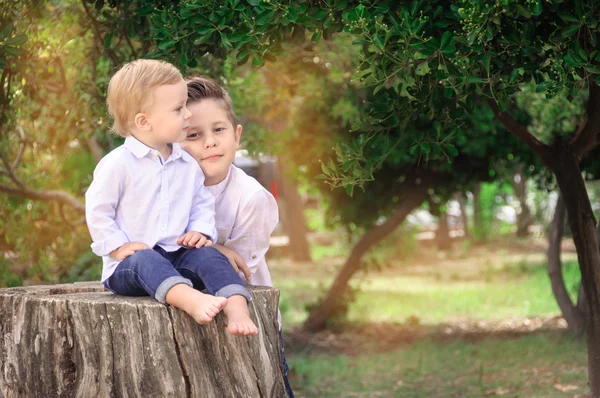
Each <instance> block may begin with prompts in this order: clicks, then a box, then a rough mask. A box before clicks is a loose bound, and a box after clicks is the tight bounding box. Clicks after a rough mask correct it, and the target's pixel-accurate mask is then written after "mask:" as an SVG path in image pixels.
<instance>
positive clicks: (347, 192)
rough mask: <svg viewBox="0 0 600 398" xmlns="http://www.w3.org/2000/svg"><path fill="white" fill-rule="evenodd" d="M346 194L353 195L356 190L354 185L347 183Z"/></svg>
mask: <svg viewBox="0 0 600 398" xmlns="http://www.w3.org/2000/svg"><path fill="white" fill-rule="evenodd" d="M345 190H346V194H348V195H349V196H352V193H353V192H354V185H346V188H345Z"/></svg>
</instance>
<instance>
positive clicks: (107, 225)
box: [85, 158, 129, 256]
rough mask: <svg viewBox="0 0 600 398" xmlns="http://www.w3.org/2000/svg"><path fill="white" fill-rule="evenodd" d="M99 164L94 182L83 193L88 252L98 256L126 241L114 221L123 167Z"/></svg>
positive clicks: (123, 179)
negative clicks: (90, 239)
mask: <svg viewBox="0 0 600 398" xmlns="http://www.w3.org/2000/svg"><path fill="white" fill-rule="evenodd" d="M111 160H112V159H106V158H105V159H103V160H102V161H100V163H99V164H98V166H97V167H96V170H94V179H93V181H92V184H91V185H90V187H89V188H88V190H87V192H86V193H85V218H86V222H87V225H88V229H89V231H90V235H91V236H92V241H93V242H92V245H91V247H92V251H93V252H94V253H95V254H96V255H98V256H108V255H109V254H110V253H111V252H112V251H113V250H115V249H118V248H119V247H121V246H122V245H124V244H125V243H127V242H129V239H128V238H127V236H126V235H125V233H124V232H123V231H121V230H120V229H119V226H118V225H117V223H116V222H115V216H116V210H117V206H118V204H119V199H120V197H121V193H122V192H123V187H124V182H125V173H126V171H125V167H124V166H123V165H119V164H116V163H115V162H111Z"/></svg>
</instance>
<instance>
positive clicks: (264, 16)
mask: <svg viewBox="0 0 600 398" xmlns="http://www.w3.org/2000/svg"><path fill="white" fill-rule="evenodd" d="M273 15H274V12H273V11H272V10H266V11H263V12H262V13H260V14H259V15H258V16H257V17H256V20H255V22H256V24H257V25H258V26H263V25H266V24H267V22H269V21H270V20H271V18H273Z"/></svg>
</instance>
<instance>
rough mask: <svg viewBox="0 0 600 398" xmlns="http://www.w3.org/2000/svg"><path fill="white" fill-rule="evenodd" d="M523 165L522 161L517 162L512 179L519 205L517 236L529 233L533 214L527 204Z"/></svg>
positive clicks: (524, 235)
mask: <svg viewBox="0 0 600 398" xmlns="http://www.w3.org/2000/svg"><path fill="white" fill-rule="evenodd" d="M523 167H524V165H523V164H522V163H521V164H519V166H518V167H517V171H516V172H515V174H514V176H513V180H512V186H513V189H514V191H515V196H516V197H517V199H518V201H519V207H520V211H518V212H517V236H518V237H521V238H522V237H526V236H528V235H529V226H530V225H531V224H532V223H533V215H532V214H531V209H530V208H529V205H528V204H527V179H526V178H525V175H524V174H523Z"/></svg>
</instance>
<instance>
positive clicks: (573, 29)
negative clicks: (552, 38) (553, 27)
mask: <svg viewBox="0 0 600 398" xmlns="http://www.w3.org/2000/svg"><path fill="white" fill-rule="evenodd" d="M579 27H580V25H571V26H569V27H568V28H565V29H563V30H562V32H560V35H561V36H562V37H569V36H572V35H573V34H575V33H576V32H577V31H578V30H579Z"/></svg>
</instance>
